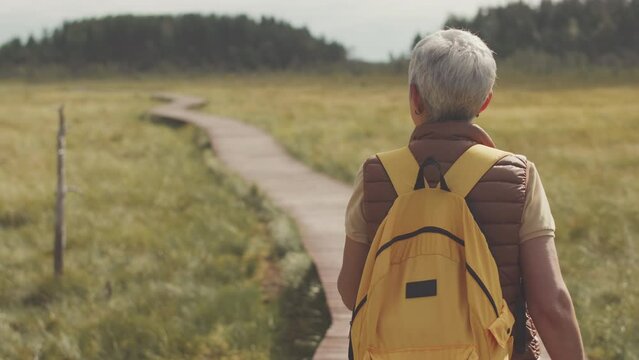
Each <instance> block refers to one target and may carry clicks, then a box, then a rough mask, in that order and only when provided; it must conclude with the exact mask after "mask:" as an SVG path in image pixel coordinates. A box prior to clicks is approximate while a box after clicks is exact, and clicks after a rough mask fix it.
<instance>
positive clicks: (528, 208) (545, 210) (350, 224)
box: [345, 161, 555, 245]
mask: <svg viewBox="0 0 639 360" xmlns="http://www.w3.org/2000/svg"><path fill="white" fill-rule="evenodd" d="M353 185H354V188H353V194H352V195H351V198H350V200H349V202H348V205H347V206H346V224H345V226H346V236H348V237H349V238H350V239H351V240H353V241H357V242H360V243H362V244H366V245H370V243H369V242H368V237H367V236H366V220H364V212H363V209H362V202H363V199H364V175H363V167H360V168H359V170H358V171H357V175H355V181H354V184H353ZM542 236H552V237H554V236H555V220H554V218H553V216H552V213H551V211H550V204H549V203H548V198H547V197H546V192H545V191H544V186H543V185H542V183H541V178H540V177H539V174H538V173H537V168H536V167H535V164H534V163H533V162H531V161H529V162H528V188H527V190H526V200H525V202H524V211H523V213H522V221H521V228H520V229H519V240H520V242H524V241H528V240H531V239H535V238H539V237H542Z"/></svg>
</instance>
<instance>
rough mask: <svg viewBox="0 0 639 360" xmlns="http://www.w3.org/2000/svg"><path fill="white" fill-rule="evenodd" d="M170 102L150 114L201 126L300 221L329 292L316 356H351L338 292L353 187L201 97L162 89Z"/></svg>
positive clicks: (219, 150)
mask: <svg viewBox="0 0 639 360" xmlns="http://www.w3.org/2000/svg"><path fill="white" fill-rule="evenodd" d="M155 98H156V99H158V100H163V101H168V102H169V103H167V104H163V105H159V106H157V107H155V108H153V109H151V110H150V112H149V113H150V115H151V116H155V117H160V118H166V119H172V120H178V121H184V122H187V123H191V124H194V125H196V126H199V127H201V128H202V129H204V130H205V131H206V132H207V133H208V136H209V138H210V139H211V144H212V146H213V150H214V151H215V153H216V154H217V156H218V158H219V159H220V160H221V161H223V162H224V163H225V164H226V166H228V167H229V168H231V169H233V170H234V171H235V172H237V173H238V174H240V175H241V176H242V177H244V178H245V179H246V180H248V181H250V182H253V183H255V184H256V185H257V186H258V187H259V188H260V189H261V190H262V191H263V192H264V193H265V194H267V196H268V197H269V198H270V199H271V200H272V201H273V202H274V203H275V204H276V205H277V206H279V207H280V208H282V209H284V210H285V211H287V212H288V214H289V215H291V216H292V217H293V218H294V219H295V221H296V222H297V224H298V226H299V228H300V231H301V234H302V240H303V242H304V245H305V246H306V249H307V250H308V253H309V254H310V255H311V257H312V258H313V260H314V262H315V265H316V266H317V270H318V272H319V277H320V280H321V282H322V285H323V287H324V291H325V292H326V299H327V302H328V308H329V310H330V314H331V318H332V323H331V326H330V328H329V329H328V331H327V332H326V335H325V337H324V340H322V342H321V344H320V346H319V348H318V349H317V351H316V353H315V356H314V359H316V360H332V359H340V360H343V359H346V358H347V350H348V329H349V320H350V311H349V310H348V309H347V308H346V307H345V306H344V305H343V304H342V301H341V298H340V296H339V294H338V292H337V275H338V273H339V269H340V266H341V262H342V250H343V246H344V211H345V207H346V203H347V201H348V197H349V196H350V193H351V189H350V187H348V186H346V185H344V184H343V183H340V182H338V181H336V180H333V179H331V178H329V177H327V176H325V175H323V174H320V173H317V172H315V171H313V170H311V169H310V168H309V167H308V166H306V165H304V164H302V163H301V162H299V161H297V160H295V159H293V158H292V157H291V156H290V155H289V154H288V153H286V151H285V150H284V149H283V148H282V147H281V146H280V145H279V144H278V143H277V142H275V141H274V140H273V138H272V137H271V136H270V135H268V134H267V133H265V132H264V131H262V130H260V129H258V128H256V127H254V126H251V125H248V124H245V123H243V122H240V121H236V120H232V119H228V118H223V117H218V116H213V115H208V114H204V113H201V112H197V111H195V110H193V108H196V107H199V106H202V105H203V104H204V103H205V101H204V100H203V99H200V98H195V97H187V96H180V95H173V94H158V95H156V96H155Z"/></svg>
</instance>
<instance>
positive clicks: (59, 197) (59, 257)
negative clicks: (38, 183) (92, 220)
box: [53, 105, 67, 276]
mask: <svg viewBox="0 0 639 360" xmlns="http://www.w3.org/2000/svg"><path fill="white" fill-rule="evenodd" d="M58 116H59V119H60V124H59V127H58V146H57V150H58V151H57V160H58V162H57V173H58V185H57V188H56V199H55V239H54V241H53V271H54V274H55V276H61V275H62V273H63V269H64V245H65V241H66V239H65V238H66V233H65V227H64V197H65V195H66V192H67V188H66V185H65V182H64V145H65V139H64V137H65V135H66V127H65V123H64V106H63V105H61V106H60V108H59V109H58Z"/></svg>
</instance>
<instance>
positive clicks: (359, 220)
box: [345, 164, 370, 245]
mask: <svg viewBox="0 0 639 360" xmlns="http://www.w3.org/2000/svg"><path fill="white" fill-rule="evenodd" d="M363 166H364V165H363V164H362V166H360V168H359V170H358V171H357V175H355V181H354V183H353V194H352V195H351V199H350V200H349V201H348V205H347V206H346V224H345V225H346V236H347V237H348V238H350V239H351V240H353V241H357V242H359V243H362V244H366V245H370V243H369V242H368V237H367V236H366V220H364V211H363V209H362V203H363V201H364V172H363V171H364V170H363Z"/></svg>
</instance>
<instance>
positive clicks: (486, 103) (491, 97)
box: [477, 91, 493, 115]
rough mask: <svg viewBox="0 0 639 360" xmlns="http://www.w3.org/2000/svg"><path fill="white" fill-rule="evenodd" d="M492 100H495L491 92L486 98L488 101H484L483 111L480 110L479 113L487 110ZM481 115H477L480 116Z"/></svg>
mask: <svg viewBox="0 0 639 360" xmlns="http://www.w3.org/2000/svg"><path fill="white" fill-rule="evenodd" d="M492 99H493V92H492V91H491V92H490V93H488V97H487V98H486V101H484V104H483V105H482V106H481V109H479V113H481V112H482V111H484V110H486V108H487V107H488V105H489V104H490V100H492ZM479 113H478V114H477V115H479Z"/></svg>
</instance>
